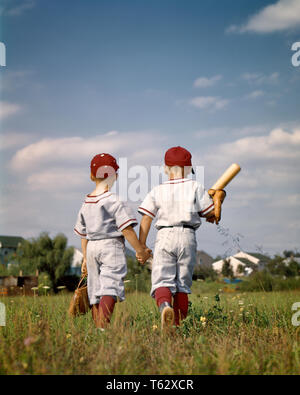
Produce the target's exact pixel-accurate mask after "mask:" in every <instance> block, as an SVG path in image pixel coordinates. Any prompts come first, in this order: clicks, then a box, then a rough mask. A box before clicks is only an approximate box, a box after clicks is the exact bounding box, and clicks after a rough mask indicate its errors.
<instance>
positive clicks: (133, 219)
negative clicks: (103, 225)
mask: <svg viewBox="0 0 300 395" xmlns="http://www.w3.org/2000/svg"><path fill="white" fill-rule="evenodd" d="M132 221H134V222H137V220H136V219H135V218H132V219H129V220H128V221H126V222H124V224H122V225H120V226H119V227H118V229H120V228H122V227H123V226H124V225H126V224H127V223H128V222H132Z"/></svg>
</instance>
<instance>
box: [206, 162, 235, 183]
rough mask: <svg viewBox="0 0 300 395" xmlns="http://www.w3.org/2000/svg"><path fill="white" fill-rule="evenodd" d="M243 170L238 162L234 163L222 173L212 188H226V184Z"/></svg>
mask: <svg viewBox="0 0 300 395" xmlns="http://www.w3.org/2000/svg"><path fill="white" fill-rule="evenodd" d="M240 171H241V167H240V166H239V165H238V164H237V163H233V164H232V165H231V166H229V167H228V169H227V170H226V171H225V172H224V173H223V174H222V175H221V177H220V178H219V179H218V180H217V182H216V183H215V184H214V186H213V187H212V188H211V189H215V190H217V189H224V188H225V187H226V185H228V184H229V183H230V181H231V180H232V179H233V178H234V177H235V176H236V175H237V174H238V173H239V172H240Z"/></svg>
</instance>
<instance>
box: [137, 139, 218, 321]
mask: <svg viewBox="0 0 300 395" xmlns="http://www.w3.org/2000/svg"><path fill="white" fill-rule="evenodd" d="M191 159H192V155H191V154H190V152H189V151H187V150H186V149H184V148H182V147H174V148H171V149H169V150H168V151H167V152H166V154H165V172H166V173H167V174H168V177H169V181H167V182H164V183H163V184H161V185H158V186H156V187H155V188H153V189H152V191H151V192H150V193H149V194H148V195H147V196H146V198H145V200H144V201H143V203H142V204H141V206H140V207H139V209H138V211H139V212H140V213H141V214H142V215H143V218H142V221H141V226H140V235H139V238H140V242H141V243H142V244H143V245H144V247H146V241H147V236H148V233H149V230H150V227H151V223H152V220H153V219H154V218H157V222H156V228H157V229H158V233H157V239H156V243H155V251H154V256H153V263H152V274H151V277H152V278H151V279H152V289H151V296H152V297H154V298H155V300H156V303H157V305H158V307H159V310H160V312H161V320H162V328H163V329H168V328H170V327H171V326H173V324H174V321H175V324H176V325H177V326H178V325H180V321H181V320H182V319H184V318H185V317H186V316H187V312H188V294H189V293H191V290H190V287H191V285H192V276H193V270H194V266H195V263H196V254H197V242H196V232H195V231H196V230H197V229H198V228H199V226H200V225H201V219H200V217H206V218H207V220H208V221H209V222H214V204H213V200H212V199H211V197H210V196H209V194H208V193H207V192H206V190H205V189H204V187H203V185H201V184H199V183H198V182H196V181H194V180H191V179H188V178H187V176H188V174H189V173H190V172H191V171H193V169H192V161H191ZM140 262H142V261H141V260H140ZM172 297H173V305H172Z"/></svg>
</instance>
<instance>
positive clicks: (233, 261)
mask: <svg viewBox="0 0 300 395" xmlns="http://www.w3.org/2000/svg"><path fill="white" fill-rule="evenodd" d="M225 259H226V260H227V261H228V262H229V263H230V265H231V268H232V271H233V275H234V276H235V277H243V276H245V275H246V276H247V275H249V274H251V273H252V272H253V270H258V271H260V270H262V269H263V268H264V267H265V265H266V264H267V263H268V261H269V260H270V258H269V257H267V256H265V255H262V254H258V253H247V252H243V251H239V252H238V253H237V254H235V255H233V256H229V257H227V258H225ZM225 259H221V260H219V261H217V262H214V263H213V264H212V266H213V269H214V270H215V271H216V272H217V273H221V272H222V268H223V265H224V260H225ZM240 267H242V269H243V270H242V271H240Z"/></svg>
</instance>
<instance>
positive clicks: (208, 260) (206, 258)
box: [197, 251, 214, 266]
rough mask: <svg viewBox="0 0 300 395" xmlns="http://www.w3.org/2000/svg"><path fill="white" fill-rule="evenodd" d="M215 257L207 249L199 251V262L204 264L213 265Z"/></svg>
mask: <svg viewBox="0 0 300 395" xmlns="http://www.w3.org/2000/svg"><path fill="white" fill-rule="evenodd" d="M213 261H214V260H213V258H212V257H211V256H210V255H208V254H207V253H206V252H205V251H197V263H199V264H200V265H204V266H212V263H213Z"/></svg>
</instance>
